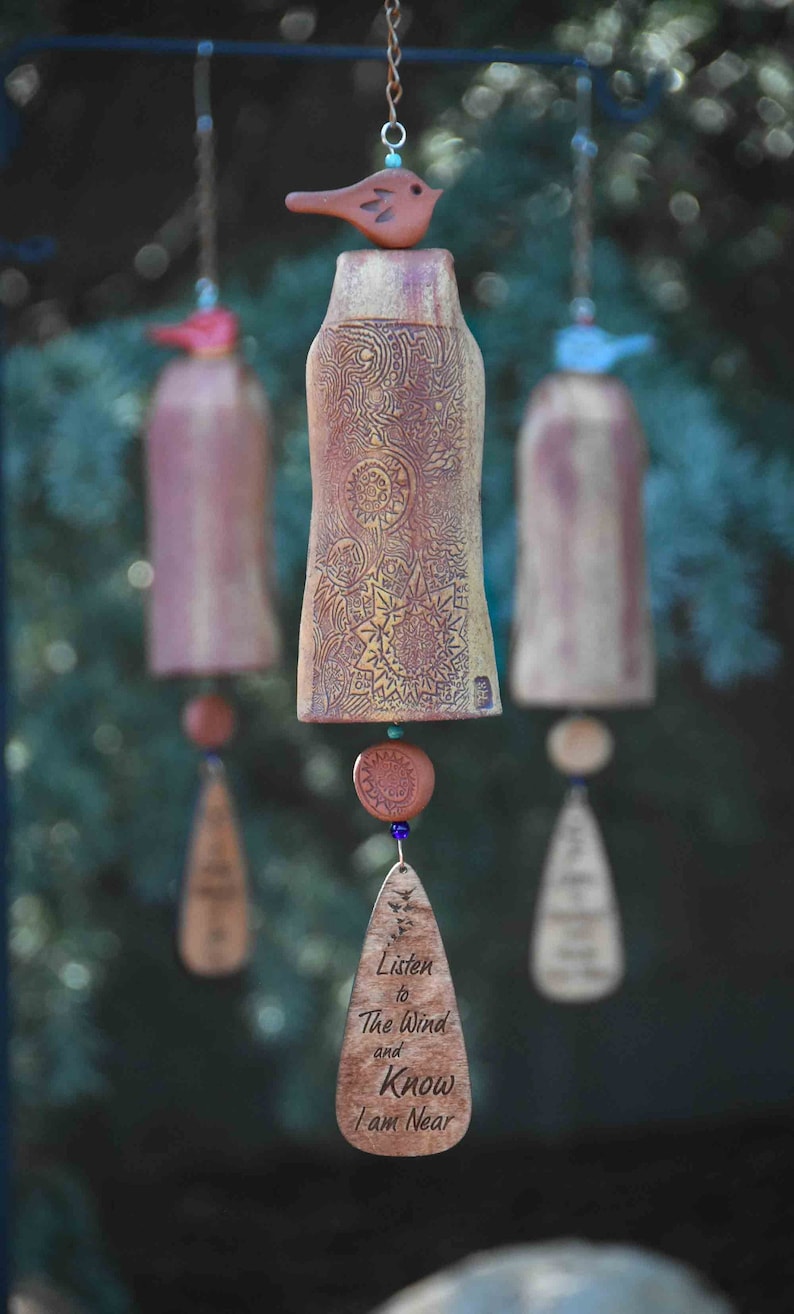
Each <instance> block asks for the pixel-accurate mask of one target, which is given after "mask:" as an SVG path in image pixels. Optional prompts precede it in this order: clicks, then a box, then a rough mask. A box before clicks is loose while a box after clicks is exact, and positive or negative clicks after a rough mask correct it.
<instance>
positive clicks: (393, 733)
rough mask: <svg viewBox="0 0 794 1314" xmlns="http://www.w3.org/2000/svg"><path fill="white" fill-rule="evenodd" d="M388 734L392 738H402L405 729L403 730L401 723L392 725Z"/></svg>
mask: <svg viewBox="0 0 794 1314" xmlns="http://www.w3.org/2000/svg"><path fill="white" fill-rule="evenodd" d="M386 734H387V735H388V736H389V738H390V739H402V737H403V735H404V734H405V731H404V730H403V728H402V726H401V725H390V726H389V728H388V730H387V731H386Z"/></svg>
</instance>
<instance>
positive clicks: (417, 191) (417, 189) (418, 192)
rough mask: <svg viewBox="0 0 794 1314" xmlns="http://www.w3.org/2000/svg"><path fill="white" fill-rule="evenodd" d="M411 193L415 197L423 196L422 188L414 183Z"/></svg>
mask: <svg viewBox="0 0 794 1314" xmlns="http://www.w3.org/2000/svg"><path fill="white" fill-rule="evenodd" d="M411 191H412V192H413V194H414V196H421V195H422V189H421V187H420V186H419V183H414V184H413V186H412V188H411Z"/></svg>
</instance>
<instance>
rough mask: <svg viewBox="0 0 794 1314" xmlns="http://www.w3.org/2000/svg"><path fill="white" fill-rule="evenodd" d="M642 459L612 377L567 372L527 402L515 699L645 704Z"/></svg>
mask: <svg viewBox="0 0 794 1314" xmlns="http://www.w3.org/2000/svg"><path fill="white" fill-rule="evenodd" d="M646 460H647V456H646V443H645V438H644V435H643V433H642V429H641V427H640V422H639V418H638V416H637V412H636V410H635V408H634V404H633V402H632V400H631V396H630V394H629V392H628V389H627V388H626V387H625V386H624V384H623V383H621V382H620V381H619V380H618V379H615V378H612V377H610V376H609V375H606V374H601V373H584V372H581V373H580V372H575V371H570V372H568V371H566V372H561V373H558V374H552V375H550V376H549V377H548V378H546V379H544V381H543V382H542V383H541V384H540V385H539V387H538V388H536V390H535V392H534V393H533V394H532V396H531V398H530V401H529V405H528V408H527V412H526V416H525V419H524V423H523V427H522V430H521V435H520V439H519V444H518V454H517V506H518V570H517V578H516V592H515V620H514V632H513V647H512V655H511V669H510V683H511V692H512V696H513V698H514V700H515V701H516V703H518V704H520V705H523V706H531V705H534V704H546V705H551V706H560V705H563V706H565V705H567V706H581V707H592V706H601V707H620V706H630V705H641V704H645V703H649V702H651V701H652V700H653V697H654V653H653V634H652V628H651V618H650V611H649V605H648V590H647V583H646V573H645V539H644V528H643V477H644V473H645V466H646Z"/></svg>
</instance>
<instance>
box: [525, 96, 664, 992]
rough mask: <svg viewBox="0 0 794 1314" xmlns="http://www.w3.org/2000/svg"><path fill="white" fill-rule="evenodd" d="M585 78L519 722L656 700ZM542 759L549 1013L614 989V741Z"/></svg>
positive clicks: (565, 729)
mask: <svg viewBox="0 0 794 1314" xmlns="http://www.w3.org/2000/svg"><path fill="white" fill-rule="evenodd" d="M591 95H592V86H591V81H590V76H589V74H586V73H581V74H579V76H578V77H577V120H578V122H577V130H576V133H575V135H574V138H573V142H572V146H573V152H574V187H573V198H574V204H573V238H574V242H573V246H574V250H573V272H574V277H573V292H574V296H573V300H572V303H571V311H572V314H573V319H574V323H573V324H572V325H571V326H570V327H568V328H567V329H564V330H563V331H562V332H561V333H558V334H557V341H556V360H555V364H556V367H557V368H556V372H555V373H553V374H551V375H550V376H549V377H548V378H546V379H544V380H543V381H542V382H541V383H540V384H539V385H538V387H537V388H536V389H535V391H534V392H533V394H532V396H531V397H530V399H529V404H528V406H527V411H526V415H525V417H524V422H523V425H522V429H521V434H520V437H519V442H518V450H517V456H516V489H517V518H518V564H517V571H516V586H515V607H514V625H513V641H512V649H511V657H510V688H511V692H512V695H513V698H514V700H515V702H516V703H518V704H519V705H520V706H523V707H536V706H546V707H549V706H551V707H570V708H577V709H579V708H597V707H610V708H619V707H634V706H643V705H645V704H647V703H650V702H652V701H653V698H654V694H655V666H654V650H653V631H652V625H651V614H650V606H649V601H648V585H647V579H646V571H645V536H644V528H643V480H644V474H645V466H646V461H647V455H646V450H647V449H646V442H645V438H644V435H643V433H642V429H641V427H640V422H639V419H638V416H637V412H636V410H635V408H634V404H633V402H632V400H631V396H630V394H629V392H628V389H627V388H626V387H625V385H624V384H623V383H621V382H620V381H619V380H618V379H614V378H611V377H609V375H608V373H607V371H608V370H610V369H611V368H612V367H613V365H615V364H616V362H617V361H619V360H620V359H621V358H623V357H626V356H630V355H634V354H636V353H637V352H642V351H646V350H647V349H648V348H649V347H650V346H651V345H652V340H651V339H650V338H648V337H647V335H645V334H635V335H634V336H631V337H627V338H616V337H613V336H612V335H611V334H609V333H606V332H604V330H602V329H600V328H597V327H596V325H595V323H594V315H595V307H594V304H593V301H592V299H591V291H592V187H591V166H592V161H593V159H594V157H595V154H596V149H597V148H596V146H595V143H594V141H593V139H592V136H591V131H590V122H591ZM548 749H549V756H550V757H551V760H552V762H553V763H554V765H555V766H556V767H557V769H558V770H560V771H562V772H563V773H564V774H565V775H567V776H568V778H569V781H570V786H569V792H568V795H567V798H566V800H565V803H564V805H563V808H562V812H561V813H560V817H559V820H558V822H557V825H556V828H555V831H554V835H553V837H552V841H551V847H550V850H549V855H548V858H547V860H546V865H545V868H544V871H543V876H542V880H541V887H540V893H539V896H538V901H537V909H536V914H535V928H534V932H533V936H532V946H531V951H530V966H531V974H532V978H533V980H534V982H535V984H536V985H537V987H538V989H539V990H540V991H541V992H542V993H543V994H544V995H546V996H548V997H549V998H551V999H557V1000H563V1001H569V1002H577V1001H578V1002H586V1001H589V1000H595V999H600V998H601V997H602V996H603V995H606V994H608V993H609V992H610V991H612V990H614V989H615V987H616V986H617V985H618V984H619V982H620V981H621V979H622V977H623V948H622V940H621V931H620V918H619V913H618V910H617V905H616V903H615V896H614V893H613V889H612V877H611V873H610V870H609V863H608V861H607V856H606V853H605V850H604V845H603V843H602V840H601V836H600V834H599V830H598V825H597V823H596V820H595V816H594V815H593V812H592V810H591V808H590V805H589V802H588V799H587V787H586V785H585V777H586V776H588V775H590V774H591V773H592V772H594V771H598V770H600V769H601V768H602V767H604V766H605V765H606V763H607V762H608V761H609V759H610V757H611V755H612V736H611V734H610V732H609V731H608V729H607V727H606V726H605V725H603V724H602V723H601V722H600V721H597V720H595V719H594V718H592V717H585V716H579V715H576V716H570V717H567V718H566V719H564V720H563V721H561V722H559V723H558V724H557V725H556V726H555V727H554V728H553V730H552V732H551V734H550V736H549V741H548Z"/></svg>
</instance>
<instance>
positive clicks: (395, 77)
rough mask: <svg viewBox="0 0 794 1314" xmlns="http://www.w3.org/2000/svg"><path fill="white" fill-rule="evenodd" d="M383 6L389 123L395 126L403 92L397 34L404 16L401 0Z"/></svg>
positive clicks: (387, 0)
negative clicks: (384, 14) (384, 13)
mask: <svg viewBox="0 0 794 1314" xmlns="http://www.w3.org/2000/svg"><path fill="white" fill-rule="evenodd" d="M383 8H384V10H385V12H386V29H387V31H388V42H387V46H386V58H387V60H388V64H389V69H388V76H387V78H386V100H387V102H388V105H389V123H390V125H391V126H392V127H394V125H395V123H396V122H397V106H398V105H399V103H400V100H401V98H402V94H403V85H402V82H401V81H400V72H399V68H400V60H401V59H402V51H401V49H400V42H399V39H398V36H397V28H398V27H399V26H400V19H401V18H402V11H401V9H400V0H384V4H383Z"/></svg>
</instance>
